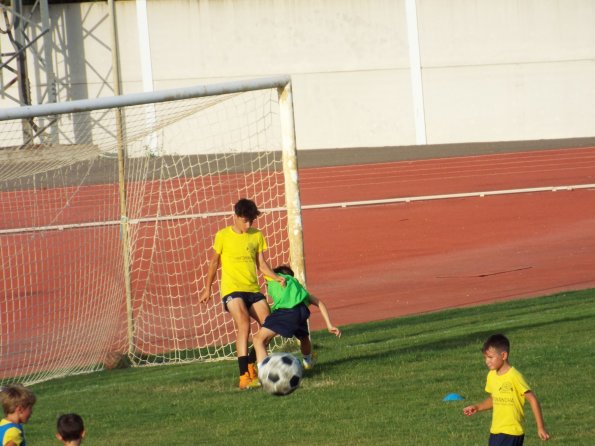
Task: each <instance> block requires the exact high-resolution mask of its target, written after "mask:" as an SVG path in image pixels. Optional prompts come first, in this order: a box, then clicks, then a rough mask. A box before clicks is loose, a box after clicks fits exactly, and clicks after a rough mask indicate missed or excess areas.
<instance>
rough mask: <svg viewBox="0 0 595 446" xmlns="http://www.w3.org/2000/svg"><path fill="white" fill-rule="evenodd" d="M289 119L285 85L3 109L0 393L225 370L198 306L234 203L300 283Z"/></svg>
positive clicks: (229, 334) (219, 316)
mask: <svg viewBox="0 0 595 446" xmlns="http://www.w3.org/2000/svg"><path fill="white" fill-rule="evenodd" d="M148 106H150V107H148ZM147 113H151V114H152V115H151V116H147ZM293 117H294V114H293V101H292V94H291V81H290V78H289V77H288V76H278V77H274V78H263V79H255V80H242V81H235V82H225V83H219V84H211V85H202V86H194V87H187V88H179V89H172V90H164V91H156V92H148V93H138V94H130V95H123V96H117V97H109V98H98V99H92V100H80V101H72V102H65V103H52V104H45V105H38V106H27V107H19V108H15V109H3V110H0V213H1V215H2V216H3V218H2V219H1V220H0V258H1V262H2V269H1V272H0V293H2V299H1V301H0V305H1V307H0V317H1V318H2V324H1V326H2V329H1V330H2V331H1V333H0V382H7V381H10V380H14V379H16V378H18V379H19V380H21V381H22V382H27V383H34V382H39V381H44V380H47V379H52V378H56V377H60V376H66V375H71V374H75V373H85V372H90V371H94V370H100V369H101V368H103V367H104V366H106V365H108V364H107V362H109V358H111V357H114V355H115V356H117V354H123V355H126V356H128V358H129V360H130V361H131V362H132V363H133V364H135V365H151V364H160V363H166V362H190V361H201V360H214V359H223V358H226V357H233V356H234V355H235V351H234V340H235V335H234V327H233V321H232V320H231V318H229V316H228V315H227V314H226V313H225V312H224V311H223V309H222V305H221V302H220V299H219V297H220V296H219V294H218V293H219V284H218V282H217V283H215V284H214V286H213V294H214V298H213V299H212V300H211V302H209V303H208V304H200V303H199V302H198V295H199V293H200V292H201V290H202V289H203V287H204V284H205V279H206V272H207V269H208V260H209V257H210V249H211V246H212V242H213V237H214V235H215V232H216V231H217V230H218V229H221V228H222V227H224V226H227V225H229V224H231V222H232V219H231V217H232V213H233V204H234V203H235V202H236V201H237V200H238V199H239V198H242V197H246V198H251V199H253V200H254V201H255V202H256V203H257V205H258V207H259V209H261V210H262V211H263V215H262V216H261V217H259V218H258V219H257V220H256V226H257V227H258V228H259V229H261V230H262V231H263V233H264V235H265V238H266V240H267V243H268V245H269V249H268V251H267V255H268V258H269V262H270V263H271V265H273V266H274V265H277V264H284V263H290V264H291V265H292V267H293V268H294V271H296V275H297V277H298V278H299V279H300V280H302V281H305V268H304V259H303V237H302V219H301V204H300V194H299V180H298V171H297V154H296V140H295V127H294V118H293ZM149 118H150V119H149ZM23 122H26V123H27V124H28V125H29V124H30V123H33V128H34V129H36V130H35V133H34V135H33V137H32V138H31V137H28V138H27V139H26V138H25V137H24V136H23V132H22V125H23ZM50 128H51V131H52V134H51V135H50V134H49V130H48V131H47V135H46V131H45V130H46V129H50ZM262 285H263V284H262ZM254 328H256V327H254ZM106 358H107V359H106Z"/></svg>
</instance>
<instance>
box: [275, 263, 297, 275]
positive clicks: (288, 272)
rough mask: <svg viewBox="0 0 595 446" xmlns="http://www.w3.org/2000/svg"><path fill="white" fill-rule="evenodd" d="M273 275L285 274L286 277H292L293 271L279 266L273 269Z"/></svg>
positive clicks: (287, 267)
mask: <svg viewBox="0 0 595 446" xmlns="http://www.w3.org/2000/svg"><path fill="white" fill-rule="evenodd" d="M273 272H274V273H275V274H285V275H286V276H291V277H293V270H292V269H291V268H290V267H289V266H287V265H280V266H278V267H277V268H275V269H273Z"/></svg>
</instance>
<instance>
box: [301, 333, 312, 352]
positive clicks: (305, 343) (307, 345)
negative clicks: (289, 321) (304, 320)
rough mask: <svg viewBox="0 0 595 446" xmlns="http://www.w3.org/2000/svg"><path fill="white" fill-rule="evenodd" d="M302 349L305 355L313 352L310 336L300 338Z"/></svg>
mask: <svg viewBox="0 0 595 446" xmlns="http://www.w3.org/2000/svg"><path fill="white" fill-rule="evenodd" d="M300 350H301V352H302V355H304V356H306V355H309V354H311V353H312V342H311V341H310V336H306V337H304V338H300Z"/></svg>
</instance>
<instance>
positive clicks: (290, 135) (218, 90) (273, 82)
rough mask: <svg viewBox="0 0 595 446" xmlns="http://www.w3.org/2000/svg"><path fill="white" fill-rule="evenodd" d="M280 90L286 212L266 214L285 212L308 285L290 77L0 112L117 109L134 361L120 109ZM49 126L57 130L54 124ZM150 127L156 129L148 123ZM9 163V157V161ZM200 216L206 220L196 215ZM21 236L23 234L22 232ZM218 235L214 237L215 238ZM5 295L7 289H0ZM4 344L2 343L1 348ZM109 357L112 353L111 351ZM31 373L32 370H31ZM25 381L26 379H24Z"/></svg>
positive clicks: (28, 114)
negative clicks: (256, 91) (4, 291)
mask: <svg viewBox="0 0 595 446" xmlns="http://www.w3.org/2000/svg"><path fill="white" fill-rule="evenodd" d="M263 89H276V90H277V94H278V104H279V120H280V128H281V141H280V142H281V155H282V164H283V176H284V189H285V208H284V209H267V210H265V211H277V212H279V211H282V212H285V213H286V220H287V228H286V231H287V238H288V241H289V261H290V264H291V266H292V268H293V270H294V272H295V274H296V278H297V279H298V280H299V281H300V282H302V283H303V284H305V283H306V272H305V264H304V249H303V234H302V233H303V227H302V217H301V201H300V193H299V176H298V164H297V150H296V136H295V124H294V113H293V98H292V89H291V78H290V77H289V76H276V77H269V78H259V79H251V80H242V81H234V82H224V83H216V84H210V85H199V86H193V87H187V88H177V89H170V90H163V91H155V92H146V93H137V94H128V95H123V96H115V97H104V98H97V99H88V100H77V101H71V102H65V103H51V104H43V105H34V106H26V107H18V108H10V109H1V110H0V123H2V122H3V121H10V120H23V121H28V120H32V119H34V118H37V117H48V116H54V115H60V114H69V113H78V112H86V111H95V110H109V109H113V110H114V112H115V115H116V121H117V140H118V150H117V152H118V153H117V158H118V163H117V164H118V183H119V184H118V188H119V203H120V221H119V225H120V235H121V245H122V246H121V249H122V256H123V266H124V271H123V278H124V283H125V294H126V296H125V299H126V308H127V330H128V335H127V336H128V355H129V356H134V353H135V352H134V348H135V347H134V336H135V324H134V320H135V318H134V314H133V304H132V296H131V283H130V280H131V279H130V267H131V259H130V255H131V253H130V240H129V225H130V222H131V217H130V216H129V215H127V195H126V190H127V178H126V170H125V169H126V167H125V162H126V153H125V144H124V143H123V138H125V135H124V134H123V128H122V119H123V118H122V116H121V114H120V113H121V110H122V109H123V108H125V107H130V106H144V105H147V106H153V105H154V104H157V103H162V102H171V101H180V100H185V99H192V98H205V97H210V96H218V95H227V94H240V93H245V92H252V91H255V90H263ZM49 125H52V124H51V123H50V124H49ZM146 125H147V126H150V125H151V122H150V121H149V120H148V121H147V122H146ZM5 158H6V157H5ZM2 162H3V158H2V150H0V167H1V164H2ZM197 217H203V216H202V215H197ZM45 229H46V228H44V227H43V226H41V227H31V228H29V229H27V228H25V231H29V230H30V231H31V232H40V231H44V230H45ZM19 231H21V232H22V231H23V228H20V229H19ZM10 233H11V230H10V229H7V230H2V228H1V227H0V236H2V235H3V234H10ZM213 236H214V234H213ZM0 291H2V290H0ZM1 343H2V339H1V338H0V344H1ZM107 353H110V352H107ZM1 359H2V350H1V345H0V361H1ZM103 366H107V364H105V363H100V364H98V365H97V364H94V365H93V364H92V365H90V366H77V367H74V368H73V369H71V370H61V371H60V370H59V371H57V372H56V371H52V372H47V371H38V370H37V369H36V368H35V367H32V368H31V369H30V370H32V371H31V372H29V373H28V374H27V377H26V378H25V381H26V382H29V383H33V382H39V381H44V380H47V379H52V378H55V377H59V376H65V375H69V374H73V373H83V372H89V371H94V370H97V369H101V368H102V367H103ZM26 370H29V369H28V368H27V369H26ZM21 378H22V377H21ZM13 379H14V377H13V376H8V377H3V376H1V375H0V382H6V381H11V380H13Z"/></svg>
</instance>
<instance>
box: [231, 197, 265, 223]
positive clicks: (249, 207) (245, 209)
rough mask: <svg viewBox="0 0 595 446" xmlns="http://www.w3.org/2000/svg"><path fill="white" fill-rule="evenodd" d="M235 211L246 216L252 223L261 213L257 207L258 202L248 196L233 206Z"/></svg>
mask: <svg viewBox="0 0 595 446" xmlns="http://www.w3.org/2000/svg"><path fill="white" fill-rule="evenodd" d="M233 211H234V213H235V214H236V216H237V217H240V218H245V219H246V220H248V221H249V222H250V223H252V222H253V221H254V220H256V217H258V216H259V215H260V211H259V210H258V208H257V207H256V204H255V203H254V202H253V201H252V200H248V199H247V198H242V199H240V200H239V201H238V202H237V203H236V204H235V205H234V207H233Z"/></svg>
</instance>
